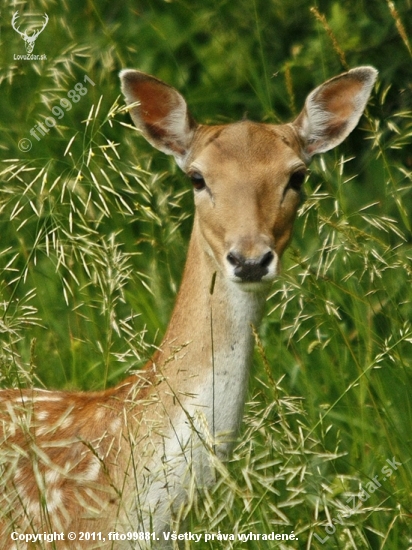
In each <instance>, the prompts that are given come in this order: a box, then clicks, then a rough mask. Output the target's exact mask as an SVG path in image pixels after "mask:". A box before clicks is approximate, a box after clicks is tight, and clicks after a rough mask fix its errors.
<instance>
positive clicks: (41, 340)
mask: <svg viewBox="0 0 412 550" xmlns="http://www.w3.org/2000/svg"><path fill="white" fill-rule="evenodd" d="M28 7H30V8H31V9H33V10H34V11H36V12H38V11H41V10H43V11H46V12H47V13H48V14H49V16H50V21H49V25H48V27H47V28H46V30H45V31H44V32H43V33H42V35H41V36H40V37H39V39H38V41H37V42H36V46H35V52H34V53H36V51H37V53H43V52H45V53H47V58H48V59H47V62H15V61H14V60H13V54H14V53H24V45H23V42H22V40H21V38H19V36H18V35H17V34H16V33H15V32H14V31H13V29H11V26H10V25H9V21H10V20H11V17H12V14H13V13H14V11H15V10H16V9H17V8H16V6H15V4H14V2H12V1H9V2H6V4H5V6H4V7H3V11H2V28H1V31H2V34H1V41H2V48H0V55H1V57H2V61H1V67H0V82H1V94H2V118H1V122H0V125H1V130H2V134H1V136H2V137H1V138H0V147H1V149H0V150H1V166H0V174H1V184H0V274H1V276H0V293H1V298H0V308H1V314H0V335H1V352H0V384H1V386H2V387H11V386H14V387H26V386H31V385H33V384H35V385H40V386H45V387H54V388H82V389H95V388H103V387H106V386H109V385H112V384H114V383H115V382H116V381H118V380H119V379H121V377H122V376H124V375H125V373H126V372H127V371H129V370H130V369H138V368H140V367H141V366H142V365H143V364H144V362H145V361H146V360H147V358H148V357H150V355H151V353H152V351H153V349H154V348H155V346H156V344H158V343H159V342H160V338H161V335H162V333H163V331H164V329H165V327H166V325H167V320H168V317H169V314H170V311H171V307H172V305H173V299H174V295H175V293H176V289H177V287H178V284H179V279H180V274H181V271H182V267H183V263H184V256H185V252H184V251H185V246H186V243H187V241H188V237H189V232H190V223H191V212H192V201H191V196H190V193H189V190H188V189H187V187H186V182H185V180H184V178H183V177H182V176H181V175H180V174H179V173H178V171H177V169H176V168H175V167H174V165H173V164H172V163H171V161H170V160H169V159H167V158H164V157H163V156H162V155H158V154H155V153H154V152H153V151H152V150H150V149H149V148H148V147H147V146H146V144H145V143H144V142H143V140H142V139H141V138H140V137H139V136H138V135H137V134H136V133H134V132H133V131H132V130H131V129H130V127H129V126H130V122H129V118H128V116H127V115H125V113H124V110H123V108H122V102H121V101H120V100H119V99H118V95H119V86H118V82H117V76H116V72H117V71H118V70H119V69H120V68H124V67H126V66H132V67H138V68H140V69H142V70H145V71H147V72H150V73H152V74H156V75H157V76H159V77H160V78H163V79H165V80H167V81H169V82H170V83H171V84H173V85H175V86H177V87H179V88H180V89H181V90H182V92H183V93H184V94H185V95H186V96H187V98H188V100H189V103H190V105H191V106H192V109H193V111H194V114H195V115H196V117H197V118H198V119H201V120H202V121H204V122H208V121H215V122H216V121H217V122H221V121H225V120H235V119H237V118H241V117H242V116H243V115H244V114H245V113H247V114H248V116H249V117H250V118H252V119H264V120H267V121H277V120H280V119H282V120H285V119H287V118H288V117H289V118H290V117H293V116H295V115H296V114H297V111H299V109H300V107H301V106H302V103H303V100H304V97H305V96H306V94H307V93H308V92H309V91H310V90H311V89H312V88H313V87H314V86H316V85H317V84H319V83H320V82H322V81H323V80H324V79H325V78H327V77H328V76H332V75H333V74H336V73H337V72H339V71H341V70H342V68H343V65H344V64H345V63H347V64H348V65H349V66H355V65H357V64H374V65H375V66H376V67H377V68H378V69H379V71H380V75H381V78H380V84H379V85H378V86H377V88H376V90H375V94H374V97H373V100H372V102H371V103H370V107H369V110H368V113H367V116H366V117H364V118H363V119H362V122H361V125H360V127H359V128H358V129H357V130H356V131H355V133H354V134H353V136H351V138H350V139H349V140H348V142H347V143H346V144H345V145H343V146H341V147H340V148H339V150H338V151H337V152H336V153H334V154H332V153H330V154H327V155H325V156H323V157H322V158H321V159H320V160H318V161H315V162H314V163H313V164H312V167H311V170H312V173H311V176H310V178H309V181H308V182H307V184H306V194H307V197H306V200H305V201H304V202H303V203H302V205H301V209H300V213H299V217H298V220H297V222H296V228H295V237H294V240H293V242H292V245H291V247H290V249H289V251H288V252H287V253H286V254H285V258H284V262H283V271H282V274H281V275H280V277H279V279H278V281H277V282H276V283H275V285H274V287H273V291H272V294H271V296H270V298H269V300H268V307H267V310H268V315H267V317H266V318H265V320H264V323H263V326H262V328H261V331H260V338H261V341H260V340H258V341H257V346H256V354H255V362H254V366H253V371H252V376H251V383H250V392H249V397H250V399H249V403H248V405H247V407H246V412H245V422H244V427H243V430H242V434H241V437H240V441H239V445H238V447H237V448H236V450H235V452H234V455H233V458H232V459H231V461H230V462H229V463H228V464H226V465H222V464H217V468H218V472H219V476H218V479H219V482H218V484H217V486H216V487H215V488H213V489H212V490H210V492H207V491H205V492H204V493H202V494H201V495H198V494H197V493H196V492H193V494H192V496H191V498H190V499H189V502H188V504H187V507H186V508H185V509H183V510H181V515H182V517H184V518H185V520H186V522H188V523H186V529H190V530H191V531H193V532H196V533H203V534H204V533H215V534H218V533H219V531H220V532H221V533H232V534H236V535H237V534H241V533H249V532H252V533H254V534H257V533H267V534H268V533H272V532H275V533H290V532H291V531H294V533H295V535H296V537H298V540H294V541H283V542H282V541H279V542H276V541H274V542H265V541H262V540H249V541H248V542H247V543H245V542H241V541H239V540H236V541H222V540H217V539H216V538H215V540H214V541H210V542H205V541H204V540H203V541H202V542H200V543H198V544H196V546H194V545H193V547H195V548H199V549H201V548H238V547H239V548H241V547H242V548H244V547H247V548H251V549H255V548H271V547H279V548H282V549H286V548H302V549H303V548H305V549H306V548H307V549H309V548H313V549H320V548H325V549H329V548H342V549H344V548H345V549H346V548H354V549H361V548H368V549H374V550H375V549H381V548H382V549H383V548H385V549H389V550H391V549H394V550H395V549H396V550H398V549H401V548H402V549H403V548H409V547H412V535H411V533H412V525H411V517H412V483H411V479H412V475H411V474H412V468H411V460H410V455H411V435H410V426H411V424H412V402H411V387H412V386H411V383H412V364H411V362H412V345H411V344H412V326H411V318H412V305H411V303H412V300H411V298H412V290H411V288H412V285H411V272H412V269H411V217H410V211H411V206H410V196H411V190H412V183H411V179H412V177H411V174H412V172H411V167H412V157H411V152H410V144H411V136H412V122H411V121H412V111H411V92H412V70H411V56H410V36H409V35H408V32H409V31H408V27H407V24H406V22H407V18H408V17H410V9H411V5H410V2H409V1H408V0H403V1H399V2H397V3H396V5H395V4H393V3H392V2H386V1H384V0H379V1H377V2H374V3H368V4H366V3H365V4H363V3H358V2H355V1H354V0H350V1H348V2H345V3H344V4H342V3H338V2H333V3H332V4H330V5H329V4H328V3H323V2H317V3H316V5H315V6H314V5H312V4H311V3H310V2H308V1H307V0H296V1H294V2H272V3H267V2H263V1H259V0H255V1H254V2H252V3H250V2H246V0H244V1H243V0H241V2H240V3H237V4H236V6H234V5H232V4H230V3H226V2H222V0H217V1H215V2H211V3H209V4H206V5H205V4H203V3H201V2H194V3H193V2H192V3H190V4H189V3H185V2H183V1H180V0H179V1H177V2H173V3H165V2H162V1H160V0H156V1H152V2H140V3H139V2H137V3H136V2H128V1H126V0H125V1H123V2H118V3H116V4H115V5H113V3H109V2H99V3H97V2H93V1H90V2H88V3H87V4H86V5H85V6H84V5H83V3H82V2H80V1H79V2H76V1H74V2H71V3H70V7H69V6H68V5H66V4H62V5H61V6H59V7H56V6H55V5H54V4H52V3H51V2H48V1H46V0H43V1H40V2H38V3H36V4H34V3H33V5H32V4H31V3H30V2H28ZM311 7H312V8H313V7H315V8H316V9H315V10H312V12H311V11H310V8H311ZM85 75H87V76H88V77H89V79H90V80H92V82H94V84H95V85H94V86H92V85H90V84H89V85H88V86H87V93H86V94H85V95H83V96H81V99H80V100H79V101H78V102H77V103H73V106H72V109H71V110H70V111H67V112H65V114H64V117H63V118H62V119H61V121H59V122H58V125H57V127H55V128H51V129H50V132H49V133H48V134H47V135H46V136H44V137H42V139H41V141H39V142H37V141H36V140H35V139H34V138H32V137H31V134H30V130H31V129H32V128H33V127H34V126H35V125H36V124H38V123H39V122H41V121H42V120H44V118H45V117H48V116H51V108H52V107H53V106H56V105H59V104H60V103H59V102H60V100H61V99H62V98H67V93H68V91H69V90H70V89H73V88H74V85H75V84H76V83H77V82H82V83H85V80H84V77H85ZM22 138H30V139H32V143H33V147H32V149H31V150H30V151H29V152H26V153H24V152H22V151H20V150H19V149H18V147H17V144H18V142H19V140H20V139H22ZM0 453H1V450H0ZM387 460H389V461H392V462H391V463H392V464H393V460H395V463H394V464H395V465H397V469H395V468H394V467H392V475H390V476H389V475H387V474H384V473H383V472H382V469H383V468H384V467H385V464H386V465H388V462H387ZM385 477H386V479H384V478H385ZM374 478H375V480H377V481H378V482H379V484H380V486H377V484H376V488H375V489H374V490H372V489H373V484H371V483H372V480H373V479H374ZM368 487H369V491H368ZM364 490H366V491H368V496H366V495H365V492H364ZM348 507H350V510H348ZM0 513H1V511H0ZM187 526H189V527H187ZM188 547H189V548H190V547H191V545H190V544H189V543H188Z"/></svg>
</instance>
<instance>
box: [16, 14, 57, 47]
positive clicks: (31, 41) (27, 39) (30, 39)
mask: <svg viewBox="0 0 412 550" xmlns="http://www.w3.org/2000/svg"><path fill="white" fill-rule="evenodd" d="M18 18H19V12H18V11H16V12H15V13H14V14H13V18H12V20H11V26H12V27H13V29H14V30H15V31H16V32H17V33H18V34H19V35H20V36H21V37H22V38H23V40H24V45H25V47H26V51H27V53H32V51H33V50H34V46H35V44H36V40H37V38H38V36H39V34H40V33H41V32H43V31H44V29H45V27H46V25H47V23H48V22H49V16H48V15H47V13H45V14H44V23H43V26H42V28H41V29H40V30H38V31H34V32H33V34H32V35H31V36H28V34H27V32H26V31H24V32H21V31H20V27H17V28H16V21H17V19H18Z"/></svg>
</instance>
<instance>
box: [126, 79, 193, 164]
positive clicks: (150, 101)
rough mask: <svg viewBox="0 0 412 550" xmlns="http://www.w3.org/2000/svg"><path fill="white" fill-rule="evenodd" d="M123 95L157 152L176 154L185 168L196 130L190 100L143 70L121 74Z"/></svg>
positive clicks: (133, 115) (178, 160)
mask: <svg viewBox="0 0 412 550" xmlns="http://www.w3.org/2000/svg"><path fill="white" fill-rule="evenodd" d="M120 80H121V84H122V92H123V94H124V96H125V98H126V103H127V104H128V105H131V104H133V103H136V105H135V106H134V107H132V108H131V109H130V114H131V117H132V119H133V122H134V123H135V125H136V126H137V128H139V130H141V131H142V133H143V135H144V137H145V138H146V139H147V141H148V142H149V143H151V144H152V145H153V146H154V147H156V149H159V150H160V151H163V152H164V153H166V154H168V155H173V156H174V157H175V159H176V162H177V163H178V164H179V165H180V166H181V165H182V164H183V163H184V159H185V157H186V155H187V153H188V150H189V148H190V145H191V143H192V140H193V135H194V132H195V129H196V123H195V122H194V120H193V119H192V117H191V115H190V113H189V110H188V108H187V104H186V101H185V100H184V98H183V97H182V96H181V95H180V94H179V92H178V91H177V90H175V89H174V88H172V87H171V86H169V85H168V84H165V83H164V82H162V81H161V80H158V79H157V78H154V77H153V76H150V75H147V74H145V73H142V72H140V71H134V70H132V69H125V70H124V71H121V73H120Z"/></svg>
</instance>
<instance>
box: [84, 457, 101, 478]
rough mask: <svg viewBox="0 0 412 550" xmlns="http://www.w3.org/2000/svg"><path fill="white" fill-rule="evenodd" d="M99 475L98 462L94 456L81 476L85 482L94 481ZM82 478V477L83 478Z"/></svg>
mask: <svg viewBox="0 0 412 550" xmlns="http://www.w3.org/2000/svg"><path fill="white" fill-rule="evenodd" d="M99 473H100V460H99V459H98V458H97V457H96V456H92V457H91V458H90V464H89V465H88V467H87V469H86V470H85V472H84V474H83V476H84V480H85V481H96V480H97V478H98V477H99ZM83 476H82V477H83Z"/></svg>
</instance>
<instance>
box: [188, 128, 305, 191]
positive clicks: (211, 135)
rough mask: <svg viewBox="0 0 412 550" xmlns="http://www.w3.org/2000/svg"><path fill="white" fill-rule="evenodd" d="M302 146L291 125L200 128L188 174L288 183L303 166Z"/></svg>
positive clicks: (221, 178)
mask: <svg viewBox="0 0 412 550" xmlns="http://www.w3.org/2000/svg"><path fill="white" fill-rule="evenodd" d="M299 151H300V148H299V142H298V139H297V138H296V135H295V134H294V132H293V130H292V129H291V128H290V127H289V126H288V125H282V126H275V125H269V124H260V123H255V122H250V121H241V122H237V123H234V124H228V125H225V126H200V127H199V129H198V131H197V134H196V136H195V139H194V144H193V148H192V151H191V154H190V156H189V159H188V162H187V167H186V170H187V171H190V170H199V171H200V172H201V173H202V175H203V176H204V177H205V178H208V177H209V178H212V179H213V180H216V181H222V182H224V183H225V185H228V184H229V182H230V181H231V180H235V181H237V182H238V183H240V182H241V181H244V180H248V181H249V183H250V182H251V181H256V182H257V183H259V182H260V181H262V180H264V179H265V178H267V177H268V176H269V177H270V179H271V181H276V180H282V181H283V180H284V178H285V175H289V174H290V172H291V171H292V170H293V169H294V167H295V166H303V161H302V159H301V157H300V155H299Z"/></svg>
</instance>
